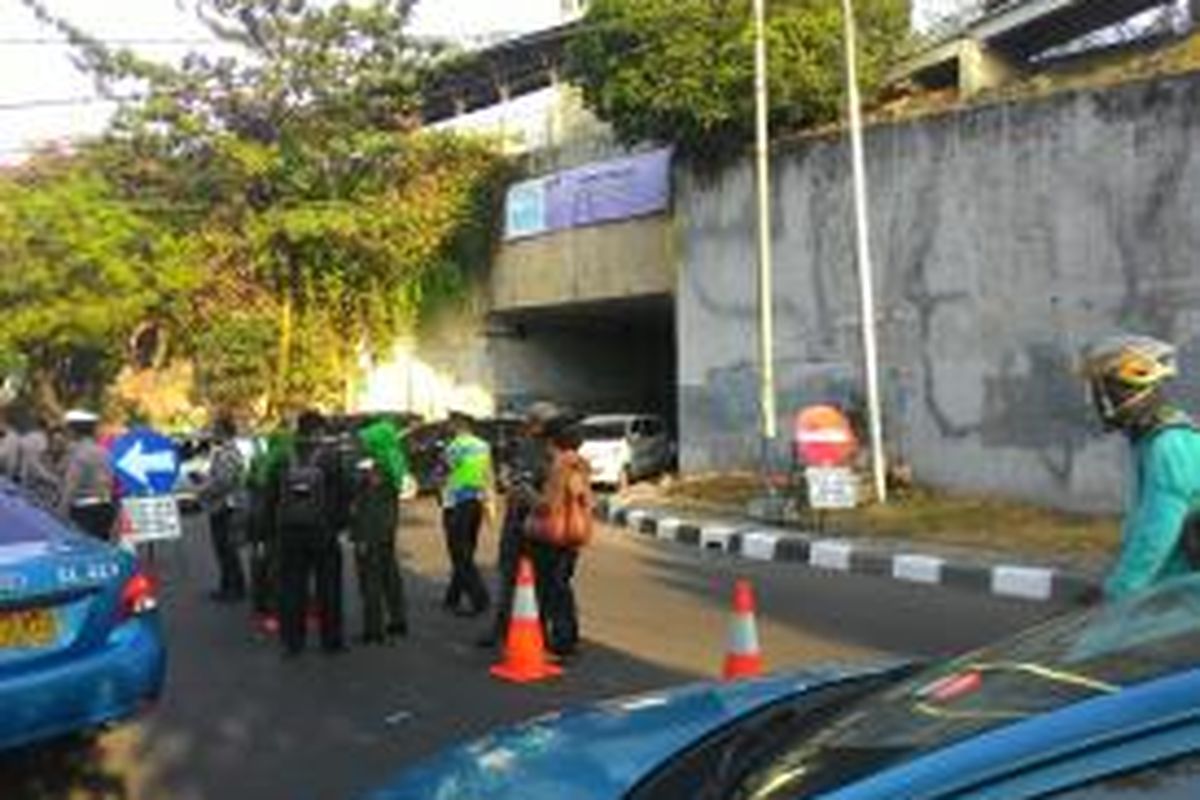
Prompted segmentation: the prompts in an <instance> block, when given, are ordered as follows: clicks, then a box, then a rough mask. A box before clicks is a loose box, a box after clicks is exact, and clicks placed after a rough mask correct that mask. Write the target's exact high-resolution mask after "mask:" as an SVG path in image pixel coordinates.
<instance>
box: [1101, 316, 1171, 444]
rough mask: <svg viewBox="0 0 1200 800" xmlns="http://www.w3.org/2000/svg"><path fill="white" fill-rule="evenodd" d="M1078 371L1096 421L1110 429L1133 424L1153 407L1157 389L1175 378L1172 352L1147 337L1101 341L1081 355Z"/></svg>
mask: <svg viewBox="0 0 1200 800" xmlns="http://www.w3.org/2000/svg"><path fill="white" fill-rule="evenodd" d="M1082 371H1083V375H1084V377H1085V378H1087V380H1088V384H1089V386H1090V388H1091V393H1092V402H1093V403H1094V404H1095V406H1096V411H1097V412H1098V413H1099V414H1100V419H1101V420H1103V421H1104V424H1105V425H1106V426H1107V427H1110V428H1120V427H1123V426H1125V425H1127V424H1129V423H1130V422H1132V421H1134V420H1136V419H1137V418H1138V417H1140V416H1141V415H1142V413H1143V412H1144V411H1145V410H1146V409H1147V408H1149V407H1150V406H1153V405H1155V404H1156V403H1157V399H1158V392H1159V388H1160V387H1161V386H1162V384H1163V383H1165V382H1166V381H1168V380H1170V379H1171V378H1173V377H1175V375H1176V374H1178V369H1177V368H1176V365H1175V348H1174V347H1173V346H1171V345H1169V344H1167V343H1166V342H1163V341H1159V340H1158V339H1152V338H1150V337H1149V336H1134V335H1129V334H1123V335H1120V336H1111V337H1109V338H1107V339H1103V340H1101V341H1099V342H1097V343H1096V344H1094V345H1092V346H1091V347H1089V348H1087V350H1085V351H1084V354H1083V365H1082Z"/></svg>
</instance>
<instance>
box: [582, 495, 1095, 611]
mask: <svg viewBox="0 0 1200 800" xmlns="http://www.w3.org/2000/svg"><path fill="white" fill-rule="evenodd" d="M595 514H596V518H597V519H598V520H600V521H601V522H607V523H609V524H611V525H613V526H614V527H617V528H623V529H625V530H627V531H629V532H631V533H634V534H638V535H640V536H644V537H646V538H652V539H656V540H659V541H665V542H670V543H673V544H678V545H684V546H687V547H694V548H698V549H700V550H703V551H705V552H712V553H717V554H723V555H728V556H732V557H735V558H743V559H748V560H751V561H773V562H781V563H790V564H797V565H800V566H804V567H808V568H810V569H816V570H822V571H825V572H830V573H838V574H855V575H872V576H877V577H882V578H889V579H892V580H897V581H903V582H906V583H913V584H920V585H925V586H932V587H946V588H954V589H965V590H968V591H973V592H983V593H987V594H991V595H995V596H997V597H1004V598H1015V599H1018V600H1026V601H1034V602H1057V603H1070V602H1078V601H1079V600H1080V599H1081V598H1082V597H1083V596H1085V595H1086V594H1088V593H1091V592H1093V591H1095V589H1096V588H1097V586H1098V584H1097V582H1096V581H1095V580H1094V579H1092V578H1090V577H1088V576H1086V575H1082V574H1078V573H1073V572H1066V571H1063V570H1059V569H1054V568H1050V567H1036V566H1029V565H1021V564H1010V563H999V562H997V563H987V564H985V563H967V562H955V561H951V560H949V559H947V558H945V557H943V556H939V555H932V554H926V553H914V552H907V551H902V552H889V551H886V550H883V549H880V548H877V547H868V546H859V545H856V544H855V543H854V542H852V541H849V540H845V539H829V538H818V537H815V536H813V535H811V534H807V533H802V532H798V531H791V530H781V529H777V528H766V527H762V526H760V525H755V524H750V523H747V524H744V525H739V524H738V523H731V522H720V521H715V520H709V521H703V520H685V519H682V518H680V517H678V516H674V515H671V514H669V513H667V512H663V511H658V510H655V509H647V508H635V507H626V506H623V505H621V504H620V503H615V502H612V501H611V500H609V499H608V498H602V499H600V500H599V501H598V502H597V504H596V509H595Z"/></svg>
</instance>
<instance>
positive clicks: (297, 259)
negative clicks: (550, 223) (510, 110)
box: [22, 0, 506, 408]
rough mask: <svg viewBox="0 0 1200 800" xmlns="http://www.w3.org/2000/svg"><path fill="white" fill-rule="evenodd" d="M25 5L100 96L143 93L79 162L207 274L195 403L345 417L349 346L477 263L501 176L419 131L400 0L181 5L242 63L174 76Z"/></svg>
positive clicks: (185, 345) (404, 1)
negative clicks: (319, 409) (267, 405)
mask: <svg viewBox="0 0 1200 800" xmlns="http://www.w3.org/2000/svg"><path fill="white" fill-rule="evenodd" d="M22 2H24V3H25V4H26V6H28V7H30V8H32V9H33V10H34V11H35V13H37V14H38V15H39V16H41V17H42V18H43V19H44V20H46V21H47V22H49V23H51V24H53V25H55V26H56V27H58V28H59V29H60V30H61V31H63V32H64V33H65V34H66V35H67V36H68V38H69V39H70V40H71V41H72V42H73V43H74V44H75V46H76V49H77V52H78V55H79V60H80V61H81V62H82V63H84V64H85V65H86V67H87V68H88V69H89V70H90V71H91V73H92V74H93V76H94V77H95V78H96V80H97V82H98V83H99V84H100V85H101V86H109V87H114V88H119V89H120V92H121V93H122V94H128V92H129V91H130V87H131V86H137V87H139V91H140V92H141V93H143V94H144V96H145V99H144V100H143V101H141V102H136V103H130V104H127V105H126V106H125V107H124V109H123V110H122V112H121V113H120V114H119V116H118V118H117V119H116V121H115V123H114V125H113V126H112V129H111V130H110V131H109V132H108V134H107V135H106V137H105V139H104V141H103V142H102V143H101V144H100V145H98V146H97V147H96V148H94V150H93V151H92V154H91V156H90V161H89V163H90V164H91V165H92V166H93V169H94V170H96V171H98V172H100V173H102V174H104V175H105V176H107V177H106V179H105V180H106V181H107V185H108V187H109V191H110V193H111V194H112V195H113V196H114V197H115V198H117V199H118V200H120V201H122V202H123V203H125V204H126V205H125V206H124V207H125V208H127V209H130V210H131V211H130V213H131V214H132V215H133V216H134V218H135V219H136V220H137V221H138V223H139V224H140V225H142V226H143V227H144V228H145V229H146V230H147V231H154V232H156V234H157V235H158V236H160V237H162V239H163V241H164V242H167V243H171V242H183V243H184V244H182V245H179V246H178V247H177V249H178V250H179V253H178V254H177V255H178V258H181V259H185V260H186V263H188V264H189V265H190V266H191V267H193V268H194V270H196V271H198V272H199V273H200V274H201V275H202V283H201V285H200V286H199V287H197V289H196V291H194V292H192V293H191V294H190V296H189V298H188V302H187V303H186V307H185V309H184V311H183V312H181V315H180V316H179V317H177V318H176V321H177V322H178V324H177V326H176V328H177V331H176V333H177V335H176V336H175V337H174V339H173V341H175V342H176V343H177V345H178V346H179V347H180V348H182V353H183V354H186V355H189V356H191V357H193V358H194V360H195V361H196V364H197V369H198V373H199V376H200V380H199V389H200V392H201V394H202V399H203V400H205V401H206V402H208V403H210V404H214V405H225V406H227V405H236V406H245V405H246V404H249V403H253V402H255V401H256V400H257V399H259V398H262V397H264V396H268V397H269V399H270V401H271V405H272V406H273V407H275V408H281V407H292V406H296V405H308V404H312V403H323V404H326V405H331V406H337V405H340V402H341V400H342V397H343V395H344V391H343V390H344V386H345V384H346V382H347V380H350V379H352V378H353V373H354V372H355V370H356V369H357V367H358V355H359V353H360V351H361V350H362V349H364V348H365V349H366V350H367V351H368V352H371V351H375V350H378V349H381V348H384V347H387V346H390V345H391V343H392V342H393V341H394V339H395V336H396V335H397V334H398V333H399V332H401V331H403V330H405V329H407V328H408V327H410V326H412V325H414V324H416V322H417V321H418V320H419V318H420V317H421V315H422V314H423V313H424V312H425V311H427V310H428V307H429V306H430V305H431V304H434V303H437V302H442V301H445V300H447V299H451V298H453V297H454V296H457V295H458V294H460V293H461V292H462V289H463V287H465V285H466V282H467V280H466V279H467V276H468V275H469V273H470V271H471V270H472V268H474V267H475V266H477V265H478V266H482V265H483V264H485V263H486V261H487V259H488V256H489V254H490V249H491V244H492V234H493V219H494V211H495V208H494V206H495V203H496V196H497V194H498V192H499V190H500V186H501V183H502V182H503V180H504V178H505V177H506V171H505V170H506V167H505V164H504V163H503V161H502V160H501V159H500V158H499V157H498V156H497V155H495V153H494V152H493V151H492V149H491V148H490V147H489V146H487V145H486V144H484V143H482V142H474V141H465V140H460V139H456V138H452V137H449V136H445V135H441V136H435V135H431V134H425V133H422V132H420V131H418V130H417V127H418V125H419V116H418V114H417V109H418V108H419V91H418V89H419V86H420V85H421V78H422V73H423V70H424V68H425V65H426V63H427V62H428V60H429V58H430V54H429V53H427V52H426V51H425V50H424V49H423V48H422V47H420V46H418V45H416V44H414V43H413V42H411V41H410V40H409V39H408V38H407V36H406V34H405V25H406V23H407V20H408V17H409V12H410V10H411V6H412V2H411V0H375V2H370V3H355V4H350V3H347V2H336V3H332V4H330V3H318V2H306V0H193V1H192V2H191V3H190V5H192V6H193V7H194V8H195V10H196V11H197V13H198V14H199V15H200V17H201V18H202V19H203V20H204V21H205V22H206V24H207V25H208V26H209V28H210V29H211V30H212V31H213V32H214V34H216V35H217V36H218V37H219V38H221V39H223V40H225V41H227V42H231V43H234V44H237V45H240V46H242V47H243V48H245V50H246V51H247V55H246V57H244V58H241V59H235V58H220V59H213V58H210V57H207V56H203V55H199V54H194V55H191V56H188V57H187V58H186V59H184V60H183V62H182V63H181V64H179V65H176V66H170V65H163V64H157V63H151V62H147V61H145V60H143V59H141V58H139V57H137V56H136V55H134V54H132V53H130V52H125V51H114V50H111V49H109V48H108V47H106V46H105V45H104V44H103V43H101V42H99V41H98V40H96V39H94V38H92V37H90V36H88V35H87V34H86V33H85V32H82V31H80V30H78V29H76V28H75V27H73V26H72V25H70V23H68V22H66V21H63V20H59V19H56V18H54V17H53V16H52V15H51V14H49V13H48V12H47V10H46V9H45V8H44V6H43V5H42V4H41V3H40V1H39V0H22ZM88 235H90V234H88ZM80 244H81V245H82V244H83V243H80ZM163 250H165V251H166V254H165V255H164V254H163V253H161V252H160V251H163ZM169 251H170V248H169V247H166V245H163V246H160V247H159V248H158V249H154V250H153V251H151V252H149V253H147V254H143V256H142V258H143V260H144V261H146V262H147V263H149V264H153V265H155V266H157V265H158V263H159V261H160V259H161V258H164V257H168V256H170V255H171V254H170V252H169ZM133 268H134V267H133V266H130V267H129V269H133ZM130 302H133V301H132V300H130Z"/></svg>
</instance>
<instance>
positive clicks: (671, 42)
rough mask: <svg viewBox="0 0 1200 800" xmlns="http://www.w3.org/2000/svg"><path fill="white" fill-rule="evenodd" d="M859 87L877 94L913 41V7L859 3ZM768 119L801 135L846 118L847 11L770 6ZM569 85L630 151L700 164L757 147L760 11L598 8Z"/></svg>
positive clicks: (579, 43)
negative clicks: (664, 149)
mask: <svg viewBox="0 0 1200 800" xmlns="http://www.w3.org/2000/svg"><path fill="white" fill-rule="evenodd" d="M854 5H855V9H856V15H857V22H858V25H859V46H860V48H859V49H860V51H861V54H860V59H861V62H860V79H861V82H862V85H863V87H864V90H865V91H867V92H870V91H871V90H872V89H873V88H874V87H876V86H877V85H878V83H879V81H880V79H881V78H882V76H883V72H884V69H885V68H886V65H887V64H888V62H889V60H890V58H891V57H892V55H893V54H894V53H895V52H897V51H898V50H899V48H900V47H901V46H902V44H903V43H904V40H905V37H906V36H907V30H908V1H907V0H855V3H854ZM767 8H768V20H767V46H768V76H769V97H770V101H769V102H770V118H771V122H772V124H773V126H776V127H777V128H785V129H795V128H799V127H804V126H810V125H814V124H818V123H822V122H828V121H831V120H834V119H836V118H837V117H838V114H839V109H840V106H841V102H842V95H843V86H844V72H843V69H844V68H843V64H844V60H843V57H842V52H843V50H842V47H843V35H842V14H841V2H840V0H769V1H768V3H767ZM567 55H568V66H567V70H568V76H569V78H570V79H571V80H572V81H573V82H574V83H576V84H577V85H579V86H580V87H581V89H582V90H583V96H584V101H585V102H586V103H587V105H588V106H589V108H591V109H592V111H593V112H594V113H596V115H597V116H599V117H600V118H601V119H603V120H605V121H607V122H610V123H611V124H612V125H613V127H614V128H615V130H616V132H617V135H618V137H619V138H620V139H621V140H622V141H624V142H625V143H627V144H633V143H636V142H642V141H648V140H649V141H659V142H671V143H674V144H675V145H676V146H677V148H678V150H679V152H680V154H681V155H683V156H685V157H690V158H692V159H696V160H705V159H722V158H727V157H728V156H730V155H733V154H735V153H737V152H739V151H740V150H741V148H742V147H744V145H745V143H746V142H747V141H749V140H750V139H751V136H752V133H753V124H754V30H753V19H752V9H751V2H750V0H594V2H593V3H592V4H591V6H590V7H589V9H588V12H587V15H586V16H585V17H584V21H583V25H582V31H581V33H580V34H579V36H578V37H577V38H576V39H575V40H574V41H573V42H572V43H571V44H570V45H569V48H568V53H567Z"/></svg>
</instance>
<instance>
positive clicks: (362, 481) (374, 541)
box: [350, 420, 408, 644]
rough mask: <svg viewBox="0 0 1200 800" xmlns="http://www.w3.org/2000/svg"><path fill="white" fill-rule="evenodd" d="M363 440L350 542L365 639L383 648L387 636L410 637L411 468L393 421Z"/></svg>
mask: <svg viewBox="0 0 1200 800" xmlns="http://www.w3.org/2000/svg"><path fill="white" fill-rule="evenodd" d="M357 439H358V445H359V447H358V456H359V458H358V461H357V463H356V464H355V465H354V467H355V468H354V472H353V479H352V480H353V494H352V495H351V496H352V498H353V499H352V501H351V507H350V539H351V541H352V542H353V543H354V561H355V566H356V567H357V571H358V588H359V592H360V593H361V595H362V611H363V630H362V641H363V643H364V644H383V643H385V642H386V641H387V638H386V635H392V636H404V635H406V634H407V633H408V616H407V612H406V610H405V602H404V581H403V578H402V577H401V575H400V565H399V563H398V562H397V560H396V528H397V526H398V525H399V523H400V488H401V486H402V484H403V481H404V475H405V472H406V471H407V469H406V466H405V463H404V456H403V451H402V450H401V449H400V435H399V432H398V431H397V430H396V426H395V425H393V424H392V423H391V422H388V421H387V420H379V421H378V422H374V423H371V424H369V425H367V426H366V427H364V428H362V429H361V430H359V431H358V436H357ZM385 612H386V613H385ZM385 616H386V622H385Z"/></svg>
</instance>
